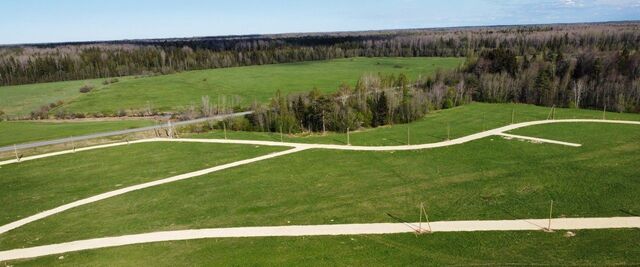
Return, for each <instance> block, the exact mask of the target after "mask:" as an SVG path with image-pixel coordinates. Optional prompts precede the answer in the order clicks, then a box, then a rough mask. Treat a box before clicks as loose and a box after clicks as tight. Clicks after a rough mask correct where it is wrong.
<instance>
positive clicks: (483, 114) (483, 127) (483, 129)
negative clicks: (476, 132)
mask: <svg viewBox="0 0 640 267" xmlns="http://www.w3.org/2000/svg"><path fill="white" fill-rule="evenodd" d="M484 116H485V113H484V112H483V113H482V131H483V132H484V131H485V129H486V127H485V126H484Z"/></svg>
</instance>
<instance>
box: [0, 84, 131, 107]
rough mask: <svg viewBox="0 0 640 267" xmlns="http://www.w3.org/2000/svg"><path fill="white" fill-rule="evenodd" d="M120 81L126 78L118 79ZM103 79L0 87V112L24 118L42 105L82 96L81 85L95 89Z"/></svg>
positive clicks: (67, 100)
mask: <svg viewBox="0 0 640 267" xmlns="http://www.w3.org/2000/svg"><path fill="white" fill-rule="evenodd" d="M119 79H120V80H121V81H123V80H126V79H127V78H119ZM104 80H105V79H92V80H82V81H66V82H52V83H38V84H27V85H16V86H0V111H3V112H4V113H6V114H7V115H10V116H26V115H28V114H29V112H31V111H34V110H37V109H38V108H40V106H42V105H48V104H49V103H54V102H57V101H59V100H62V101H65V102H69V101H73V100H74V99H76V98H78V97H80V96H82V94H81V93H80V92H79V89H80V87H82V86H83V85H92V86H93V87H94V88H96V89H100V88H103V87H107V86H108V85H107V86H104V85H102V81H104Z"/></svg>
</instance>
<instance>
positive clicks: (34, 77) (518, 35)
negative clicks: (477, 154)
mask: <svg viewBox="0 0 640 267" xmlns="http://www.w3.org/2000/svg"><path fill="white" fill-rule="evenodd" d="M639 29H640V24H638V23H631V22H629V23H610V24H573V25H542V26H510V27H476V28H448V29H422V30H402V31H377V32H349V33H322V34H283V35H254V36H224V37H209V38H190V39H157V40H133V41H117V42H100V43H67V44H42V45H22V46H8V47H0V85H15V84H26V83H36V82H49V81H62V80H75V79H87V78H99V77H113V76H123V75H141V74H148V73H172V72H179V71H185V70H194V69H205V68H223V67H233V66H244V65H261V64H273V63H285V62H296V61H309V60H322V59H332V58H344V57H356V56H365V57H381V56H401V57H415V56H468V55H474V54H475V55H478V54H481V53H483V51H485V50H493V49H497V48H505V49H508V50H509V51H511V52H513V53H515V54H516V55H524V54H527V55H533V54H540V53H544V52H545V51H562V52H563V53H567V51H575V50H578V49H580V50H582V51H589V50H591V51H595V52H598V53H599V52H611V51H616V52H617V51H622V50H623V49H624V48H625V47H626V48H627V49H628V51H630V53H635V51H637V50H638V47H639V46H640V30H639ZM632 51H633V52H632ZM570 53H573V52H570ZM511 74H513V73H511Z"/></svg>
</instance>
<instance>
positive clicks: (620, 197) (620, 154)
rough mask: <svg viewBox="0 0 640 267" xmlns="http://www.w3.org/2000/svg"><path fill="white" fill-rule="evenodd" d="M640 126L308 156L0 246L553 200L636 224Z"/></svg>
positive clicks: (515, 211) (83, 214)
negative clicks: (537, 140) (530, 138)
mask: <svg viewBox="0 0 640 267" xmlns="http://www.w3.org/2000/svg"><path fill="white" fill-rule="evenodd" d="M453 111H454V110H447V111H443V114H444V113H445V112H453ZM505 112H507V113H508V114H510V111H507V110H505ZM509 116H510V115H509ZM629 116H632V115H629ZM639 128H640V127H639V126H637V125H614V124H600V123H569V124H551V125H539V126H533V127H530V128H524V129H519V130H516V131H514V133H516V134H527V135H531V136H541V137H545V138H551V139H556V140H561V141H566V142H574V143H580V144H583V146H582V147H577V148H576V147H567V146H560V145H554V144H533V143H529V142H523V141H517V140H505V139H503V138H501V137H488V138H485V139H481V140H477V141H473V142H470V143H466V144H462V145H456V146H451V147H446V148H439V149H431V150H420V151H395V152H354V151H332V150H308V151H303V152H299V153H295V154H290V155H286V156H283V157H278V158H274V159H269V160H265V161H261V162H257V163H253V164H250V165H246V166H242V167H239V168H233V169H229V170H225V171H222V172H218V173H212V174H208V175H204V176H201V177H195V178H192V179H189V180H185V181H179V182H175V183H171V184H166V185H161V186H158V187H153V188H149V189H145V190H142V191H138V192H132V193H129V194H126V195H123V196H119V197H115V198H111V199H107V200H104V201H101V202H98V203H94V204H91V205H88V206H83V207H78V208H75V209H73V210H69V211H67V212H64V213H61V214H58V215H54V216H52V217H48V218H45V219H43V220H41V221H37V222H34V223H31V224H28V225H25V226H23V227H21V228H18V229H15V230H13V231H11V232H8V233H6V234H4V235H3V236H0V249H2V250H4V249H11V248H18V247H24V246H34V245H45V244H51V243H58V242H66V241H73V240H78V239H86V238H95V237H104V236H116V235H124V234H136V233H144V232H151V231H162V230H177V229H194V228H209V227H233V226H264V225H294V224H332V223H370V222H395V220H394V219H392V218H390V217H389V216H388V215H387V214H391V215H393V216H395V217H399V218H402V219H404V220H417V218H418V215H419V211H418V205H419V204H420V203H421V202H424V203H426V206H427V211H428V212H429V218H430V219H431V220H434V221H440V220H470V219H523V218H545V217H546V216H548V207H549V202H550V201H551V200H554V217H590V216H630V215H634V214H638V213H639V211H640V195H638V194H637V192H639V191H640V183H638V168H637V162H639V161H640V131H639ZM132 168H136V167H135V166H133V167H132ZM34 190H35V189H34Z"/></svg>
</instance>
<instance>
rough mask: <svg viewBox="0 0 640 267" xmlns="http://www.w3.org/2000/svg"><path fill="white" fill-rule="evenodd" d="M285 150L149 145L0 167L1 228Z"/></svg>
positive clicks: (212, 145)
mask: <svg viewBox="0 0 640 267" xmlns="http://www.w3.org/2000/svg"><path fill="white" fill-rule="evenodd" d="M283 149H284V148H277V147H253V146H249V147H247V146H242V145H225V144H191V143H168V144H167V143H143V144H134V145H130V146H120V147H113V148H106V149H100V150H91V151H85V152H78V153H76V154H67V155H62V156H56V157H50V158H45V159H40V160H34V161H26V162H22V163H20V164H12V165H6V166H3V167H2V168H0V174H1V175H0V177H1V178H0V203H5V204H7V205H5V207H4V208H2V210H0V225H2V224H6V223H9V222H12V221H15V220H18V219H20V218H23V217H26V216H29V215H33V214H35V213H37V212H38V211H42V210H46V209H51V208H55V207H57V206H60V205H63V204H66V203H70V202H73V201H75V200H78V199H82V198H86V197H90V196H93V195H97V194H100V193H103V192H107V191H110V190H116V189H118V188H122V187H127V186H131V185H135V184H140V183H144V182H149V181H153V180H158V179H162V178H167V177H171V176H174V175H177V174H182V173H185V172H189V171H195V170H201V169H205V168H209V167H212V166H216V165H220V164H224V163H229V162H233V161H237V160H241V159H245V158H251V157H256V156H259V155H263V154H267V153H269V152H274V151H280V150H283Z"/></svg>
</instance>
